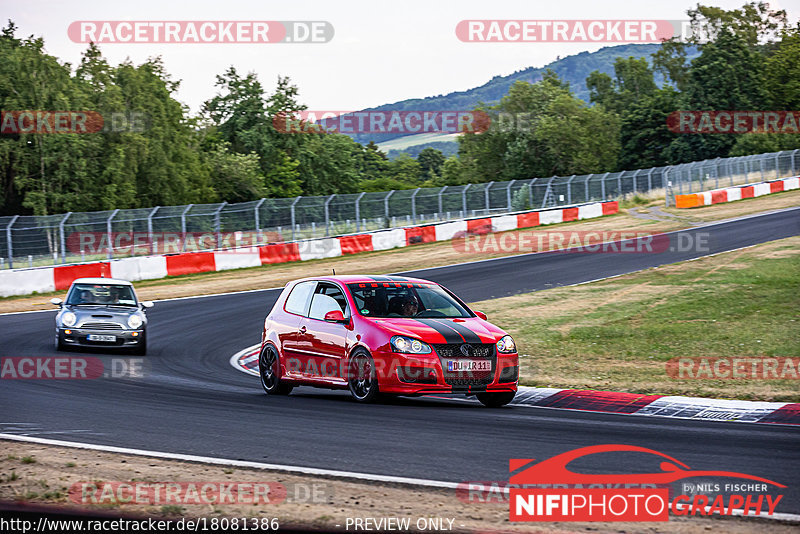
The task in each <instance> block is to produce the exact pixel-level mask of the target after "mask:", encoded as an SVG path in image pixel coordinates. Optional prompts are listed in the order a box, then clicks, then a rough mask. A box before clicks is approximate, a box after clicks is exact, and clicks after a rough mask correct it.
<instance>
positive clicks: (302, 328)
mask: <svg viewBox="0 0 800 534" xmlns="http://www.w3.org/2000/svg"><path fill="white" fill-rule="evenodd" d="M300 333H301V334H305V333H306V325H303V326H301V327H300Z"/></svg>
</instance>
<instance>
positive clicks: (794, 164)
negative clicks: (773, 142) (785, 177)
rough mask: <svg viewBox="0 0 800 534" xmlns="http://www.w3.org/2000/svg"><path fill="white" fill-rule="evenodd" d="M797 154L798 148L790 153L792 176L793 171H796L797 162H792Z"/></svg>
mask: <svg viewBox="0 0 800 534" xmlns="http://www.w3.org/2000/svg"><path fill="white" fill-rule="evenodd" d="M798 152H800V148H795V149H794V150H793V151H792V174H794V171H795V170H797V169H798V166H797V162H796V161H795V160H794V159H795V157H796V156H797V153H798Z"/></svg>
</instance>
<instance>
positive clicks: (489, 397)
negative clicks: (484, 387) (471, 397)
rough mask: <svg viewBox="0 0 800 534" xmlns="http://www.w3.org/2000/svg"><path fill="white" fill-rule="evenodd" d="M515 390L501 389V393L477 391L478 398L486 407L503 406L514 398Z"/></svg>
mask: <svg viewBox="0 0 800 534" xmlns="http://www.w3.org/2000/svg"><path fill="white" fill-rule="evenodd" d="M516 394H517V392H516V391H503V392H501V393H478V400H479V401H481V404H483V405H484V406H486V407H487V408H499V407H500V406H505V405H506V404H508V403H509V402H511V401H512V400H513V399H514V395H516Z"/></svg>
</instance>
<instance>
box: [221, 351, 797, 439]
mask: <svg viewBox="0 0 800 534" xmlns="http://www.w3.org/2000/svg"><path fill="white" fill-rule="evenodd" d="M260 348H261V345H260V344H259V345H253V346H251V347H247V348H246V349H242V350H240V351H239V352H237V353H236V354H234V355H233V356H231V358H230V364H231V365H232V366H233V368H234V369H236V370H238V371H241V372H243V373H247V374H249V375H253V376H258V353H259V350H260ZM511 405H513V406H534V407H538V408H555V409H564V410H578V411H583V412H599V413H614V414H623V415H644V416H653V417H670V418H676V419H702V420H705V421H736V422H740V423H770V424H783V425H800V403H790V402H759V401H743V400H727V399H704V398H701V397H681V396H672V395H642V394H638V393H617V392H613V391H592V390H581V389H559V388H534V387H528V386H520V387H519V391H518V392H517V396H516V397H514V400H513V401H512V402H511Z"/></svg>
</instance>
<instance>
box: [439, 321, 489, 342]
mask: <svg viewBox="0 0 800 534" xmlns="http://www.w3.org/2000/svg"><path fill="white" fill-rule="evenodd" d="M441 322H442V323H444V324H446V325H447V326H449V327H450V328H452V329H454V330H456V331H457V332H458V333H459V334H461V337H463V338H464V341H465V342H467V343H483V340H482V339H481V337H480V336H479V335H478V334H476V333H475V332H473V331H472V330H470V329H469V328H467V327H466V326H464V325H463V324H460V323H456V322H453V321H447V322H445V321H441Z"/></svg>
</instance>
